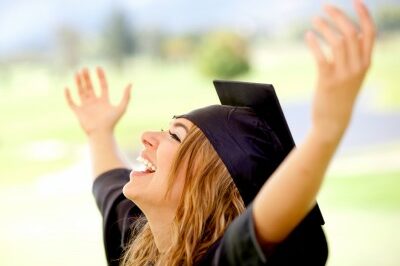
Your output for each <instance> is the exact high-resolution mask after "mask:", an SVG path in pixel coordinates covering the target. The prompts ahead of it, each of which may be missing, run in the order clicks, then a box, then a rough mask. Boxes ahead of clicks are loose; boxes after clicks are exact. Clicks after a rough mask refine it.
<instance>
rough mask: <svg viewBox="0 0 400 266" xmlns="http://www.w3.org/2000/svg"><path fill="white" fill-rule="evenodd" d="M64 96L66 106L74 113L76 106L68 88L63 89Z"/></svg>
mask: <svg viewBox="0 0 400 266" xmlns="http://www.w3.org/2000/svg"><path fill="white" fill-rule="evenodd" d="M64 95H65V98H66V99H67V103H68V106H69V107H70V108H71V109H72V110H73V111H75V110H76V108H78V106H77V105H76V104H75V103H74V101H73V100H72V97H71V93H70V92H69V89H68V88H65V89H64Z"/></svg>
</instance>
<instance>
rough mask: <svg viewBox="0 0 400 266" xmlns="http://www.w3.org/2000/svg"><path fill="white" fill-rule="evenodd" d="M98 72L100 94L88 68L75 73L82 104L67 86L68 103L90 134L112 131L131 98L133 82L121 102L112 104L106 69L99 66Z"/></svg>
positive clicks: (66, 96) (83, 127) (86, 131)
mask: <svg viewBox="0 0 400 266" xmlns="http://www.w3.org/2000/svg"><path fill="white" fill-rule="evenodd" d="M96 72H97V76H98V79H99V83H100V89H101V93H100V95H99V96H97V95H96V94H95V91H94V89H93V84H92V81H91V78H90V74H89V70H88V69H87V68H84V69H83V70H81V71H80V72H78V73H77V74H76V75H75V82H76V86H77V88H78V95H79V99H80V102H81V104H80V105H77V104H76V103H75V102H74V101H73V100H72V97H71V93H70V90H69V89H68V88H65V98H66V100H67V103H68V105H69V107H70V108H71V109H72V111H73V112H74V113H75V115H76V116H77V118H78V120H79V123H80V125H81V127H82V129H83V130H84V131H85V133H86V134H88V135H91V134H93V133H96V132H103V131H107V132H112V131H113V130H114V127H115V125H116V123H117V122H118V121H119V119H120V118H121V117H122V115H123V114H124V113H125V111H126V107H127V106H128V103H129V99H130V91H131V84H129V85H128V86H127V87H126V89H125V92H124V95H123V97H122V100H121V101H120V103H119V104H118V105H116V106H114V105H111V103H110V98H109V94H108V85H107V80H106V77H105V74H104V71H103V69H102V68H100V67H98V68H97V69H96Z"/></svg>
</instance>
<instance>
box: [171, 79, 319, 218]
mask: <svg viewBox="0 0 400 266" xmlns="http://www.w3.org/2000/svg"><path fill="white" fill-rule="evenodd" d="M214 86H215V89H216V91H217V94H218V97H219V99H220V101H221V105H210V106H206V107H203V108H199V109H196V110H193V111H191V112H189V113H187V114H184V115H179V116H174V117H175V118H186V119H188V120H190V121H191V122H192V123H194V124H195V125H196V126H197V127H199V128H200V130H201V131H202V132H203V133H204V134H205V136H206V137H207V139H208V140H209V141H210V143H211V144H212V146H213V147H214V149H215V151H216V152H217V153H218V155H219V156H220V158H221V160H222V161H223V162H224V164H225V166H226V167H227V169H228V171H229V173H230V175H231V176H232V178H233V180H234V183H235V185H236V187H237V188H238V190H239V193H240V195H241V196H242V199H243V201H244V203H245V205H246V206H247V205H249V204H250V203H251V202H252V201H253V199H254V198H255V196H256V195H257V193H258V191H259V190H260V189H261V187H262V186H263V184H264V183H265V181H266V180H267V179H268V178H269V177H270V176H271V174H272V173H273V172H274V171H275V169H276V168H277V167H278V166H279V164H280V163H281V162H282V161H283V160H284V159H285V157H286V156H287V155H288V154H289V152H290V151H291V150H292V149H293V147H294V146H295V143H294V140H293V137H292V135H291V133H290V130H289V127H288V124H287V122H286V119H285V116H284V114H283V111H282V108H281V106H280V104H279V100H278V97H277V95H276V93H275V90H274V87H273V86H272V85H271V84H262V83H250V82H241V81H225V80H214ZM277 204H279V203H277ZM307 218H310V219H313V220H316V221H318V222H319V223H320V224H324V220H323V218H322V214H321V212H320V210H319V207H318V205H316V206H315V207H314V208H313V210H312V211H311V212H310V213H309V215H308V216H307Z"/></svg>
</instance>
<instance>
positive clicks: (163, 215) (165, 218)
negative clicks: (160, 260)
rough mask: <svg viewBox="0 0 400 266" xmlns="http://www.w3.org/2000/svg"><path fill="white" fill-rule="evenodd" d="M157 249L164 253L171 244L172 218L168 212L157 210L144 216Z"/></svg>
mask: <svg viewBox="0 0 400 266" xmlns="http://www.w3.org/2000/svg"><path fill="white" fill-rule="evenodd" d="M145 215H146V218H147V221H148V222H149V226H150V229H151V232H152V234H153V237H154V241H155V243H156V246H157V249H158V251H159V252H160V253H163V252H165V251H166V250H167V249H168V247H169V246H170V244H171V225H172V220H173V217H172V216H171V215H170V214H169V213H168V212H163V211H159V210H157V211H156V212H154V213H149V214H147V213H146V214H145Z"/></svg>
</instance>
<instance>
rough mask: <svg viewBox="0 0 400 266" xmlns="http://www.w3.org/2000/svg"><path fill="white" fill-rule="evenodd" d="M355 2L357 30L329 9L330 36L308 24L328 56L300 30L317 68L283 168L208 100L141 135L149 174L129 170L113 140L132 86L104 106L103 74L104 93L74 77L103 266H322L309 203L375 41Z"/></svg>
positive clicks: (258, 132)
mask: <svg viewBox="0 0 400 266" xmlns="http://www.w3.org/2000/svg"><path fill="white" fill-rule="evenodd" d="M354 4H355V9H356V11H357V14H358V17H359V22H360V23H359V29H358V27H356V26H355V25H354V24H353V23H352V22H351V20H350V19H349V18H348V17H347V16H346V15H345V14H344V13H343V12H342V11H341V10H340V9H338V8H336V7H334V6H331V5H327V6H325V11H326V12H327V14H328V15H329V17H330V18H331V20H332V22H333V25H334V27H335V29H334V28H332V26H330V24H329V23H328V22H327V21H326V20H325V19H323V18H320V17H317V18H315V19H314V20H313V25H314V26H315V29H316V30H317V31H318V32H319V33H320V34H321V36H322V37H323V38H324V39H325V41H326V43H327V44H328V46H329V50H330V52H331V53H330V55H327V54H326V53H325V52H324V51H323V50H322V49H321V48H320V45H319V43H318V41H317V39H316V37H315V35H314V34H313V33H311V32H308V33H307V34H306V41H307V44H308V45H309V47H310V50H311V51H312V53H313V55H314V57H315V61H316V63H317V67H318V80H317V84H316V92H315V95H314V99H313V106H312V126H311V128H310V129H309V131H308V134H307V135H306V137H305V140H304V141H303V143H301V144H300V145H298V146H297V147H296V148H294V149H292V150H291V151H290V153H289V154H288V155H287V156H286V158H285V159H284V161H283V162H282V163H281V160H282V159H283V158H282V152H281V145H282V144H281V143H280V142H279V140H278V138H277V135H276V134H275V133H274V131H272V130H271V128H270V127H269V126H268V124H267V123H266V122H265V121H262V120H260V117H259V116H258V115H257V113H256V112H255V111H254V110H252V108H248V107H233V106H226V105H214V106H208V107H204V108H201V109H197V110H194V111H192V112H190V113H187V114H185V115H182V116H178V117H174V119H173V120H172V121H171V124H170V128H169V130H168V132H166V131H160V132H145V133H143V135H142V139H141V141H142V143H143V145H144V149H143V151H142V153H141V156H140V158H139V161H142V162H143V163H144V164H145V165H146V167H147V170H146V171H141V172H140V171H131V170H130V169H129V166H128V165H127V164H126V163H125V162H124V161H123V160H122V159H121V158H120V156H119V151H118V147H117V144H116V142H115V139H114V137H113V130H114V127H115V125H116V123H117V121H118V120H119V119H120V118H121V116H122V115H123V114H124V112H125V109H126V107H127V105H128V103H129V98H130V85H129V86H128V87H127V88H126V91H125V94H124V96H123V99H122V101H121V103H120V104H119V105H118V106H112V105H111V104H110V102H109V97H108V86H107V83H106V79H105V75H104V72H103V71H102V69H100V68H98V69H97V75H98V78H99V81H100V88H101V95H100V96H96V95H95V93H94V90H93V85H92V82H91V79H90V76H89V72H88V70H87V69H83V70H82V71H81V72H79V73H77V75H76V83H77V87H78V93H79V96H80V100H81V105H77V104H76V103H74V102H73V100H72V98H71V96H70V92H69V90H68V89H66V90H65V93H66V94H65V96H66V99H67V101H68V104H69V106H70V108H71V109H72V110H73V111H74V113H75V114H76V115H77V118H78V120H79V122H80V125H81V127H82V128H83V130H84V131H85V133H86V134H87V136H88V140H89V144H90V148H91V154H92V161H93V171H94V176H95V177H96V178H95V181H94V184H93V193H94V195H95V198H96V202H97V205H98V207H99V209H100V211H101V213H102V215H103V218H104V219H103V229H104V244H105V248H106V256H107V260H108V263H109V265H119V264H120V265H324V264H325V263H326V259H327V246H326V241H325V237H324V233H323V231H322V229H321V223H322V222H321V220H322V217H319V216H318V214H319V213H318V210H317V209H316V208H317V207H316V203H315V198H316V195H317V192H318V190H319V188H320V186H321V183H322V180H323V176H324V173H325V171H326V168H327V166H328V164H329V162H330V160H331V159H332V156H333V155H334V153H335V150H336V149H337V147H338V144H339V143H340V141H341V139H342V137H343V134H344V133H345V130H346V128H347V127H348V125H349V123H350V120H351V115H352V110H353V106H354V103H355V101H356V98H357V95H358V93H359V90H360V88H361V85H362V82H363V80H364V77H365V74H366V72H367V70H368V68H369V66H370V62H371V54H372V48H373V43H374V36H375V33H374V25H373V22H372V20H371V17H370V15H369V13H368V10H367V8H366V6H365V5H364V4H363V3H362V2H361V1H360V0H355V1H354ZM232 130H233V131H232ZM232 132H233V133H232ZM267 179H268V181H266V180H267Z"/></svg>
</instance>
